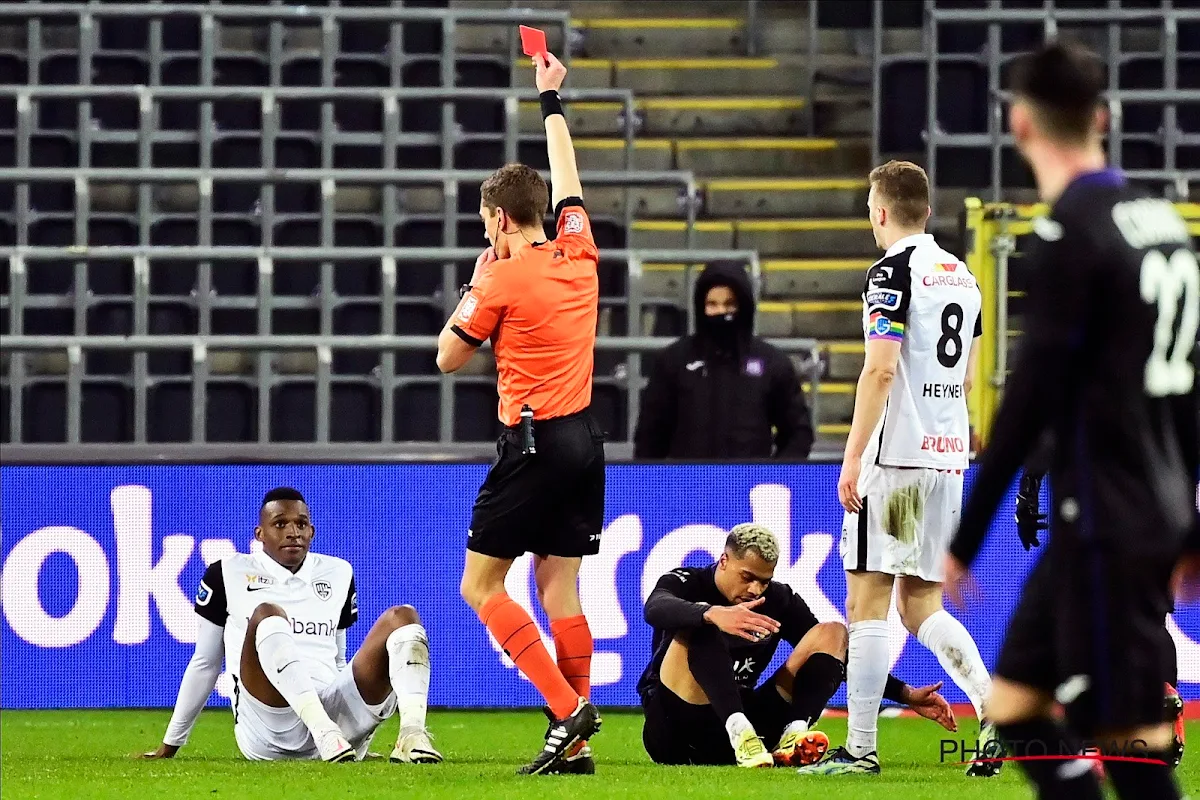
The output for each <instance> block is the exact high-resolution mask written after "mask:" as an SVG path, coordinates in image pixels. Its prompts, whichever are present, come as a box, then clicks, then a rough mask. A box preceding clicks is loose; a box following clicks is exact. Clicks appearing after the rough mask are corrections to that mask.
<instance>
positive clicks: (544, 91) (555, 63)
mask: <svg viewBox="0 0 1200 800" xmlns="http://www.w3.org/2000/svg"><path fill="white" fill-rule="evenodd" d="M533 63H534V66H536V67H537V88H538V91H539V92H541V101H542V116H543V117H544V118H545V121H546V151H547V153H548V154H549V156H550V189H551V192H552V194H551V200H552V202H551V205H552V206H553V207H554V210H555V212H556V213H555V216H556V217H557V211H558V204H559V203H561V202H562V201H563V200H565V199H567V198H569V197H578V198H579V199H581V200H582V199H583V186H582V185H580V183H579V167H578V165H577V164H576V162H575V146H574V145H573V144H571V132H570V131H569V130H567V118H566V117H565V116H564V115H563V107H562V99H561V98H560V97H559V96H558V90H559V88H560V87H561V86H562V82H563V78H565V77H566V75H567V68H566V67H564V66H563V65H562V62H561V61H559V60H558V59H557V58H555V57H554V56H553V55H552V54H550V53H546V54H545V55H544V56H534V58H533Z"/></svg>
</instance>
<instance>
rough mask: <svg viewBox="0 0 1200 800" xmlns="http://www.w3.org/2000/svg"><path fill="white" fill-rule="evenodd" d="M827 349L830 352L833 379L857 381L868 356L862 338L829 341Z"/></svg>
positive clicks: (831, 376)
mask: <svg viewBox="0 0 1200 800" xmlns="http://www.w3.org/2000/svg"><path fill="white" fill-rule="evenodd" d="M825 351H826V352H827V353H828V354H829V373H828V375H827V379H828V380H831V381H857V380H858V376H859V374H860V373H861V372H862V368H863V361H864V359H865V358H866V352H865V346H864V344H863V342H862V340H858V341H852V342H828V343H826V345H825Z"/></svg>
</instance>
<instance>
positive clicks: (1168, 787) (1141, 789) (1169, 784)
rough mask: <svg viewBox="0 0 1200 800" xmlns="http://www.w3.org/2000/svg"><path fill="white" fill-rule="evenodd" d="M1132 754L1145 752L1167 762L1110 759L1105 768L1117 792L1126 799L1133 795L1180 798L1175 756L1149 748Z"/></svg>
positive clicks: (1152, 798)
mask: <svg viewBox="0 0 1200 800" xmlns="http://www.w3.org/2000/svg"><path fill="white" fill-rule="evenodd" d="M1130 755H1136V756H1144V757H1145V758H1153V759H1157V760H1159V761H1162V762H1165V763H1162V764H1142V763H1140V762H1134V761H1107V762H1105V764H1104V770H1105V771H1106V772H1107V773H1108V777H1109V780H1111V781H1112V784H1113V787H1114V788H1115V789H1116V790H1117V795H1118V796H1120V797H1121V798H1123V800H1129V798H1134V797H1136V798H1139V800H1141V798H1145V800H1179V798H1180V797H1181V796H1182V795H1180V793H1179V785H1178V784H1176V783H1175V777H1174V776H1173V775H1172V774H1171V767H1170V766H1168V765H1169V764H1170V763H1171V758H1170V756H1169V755H1167V754H1166V753H1158V752H1154V751H1151V752H1148V753H1144V754H1143V753H1141V752H1137V753H1131V754H1130Z"/></svg>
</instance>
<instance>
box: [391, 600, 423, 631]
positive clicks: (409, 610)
mask: <svg viewBox="0 0 1200 800" xmlns="http://www.w3.org/2000/svg"><path fill="white" fill-rule="evenodd" d="M383 613H384V616H385V617H387V619H388V621H389V622H391V623H392V624H393V625H394V626H395V627H397V628H401V627H403V626H405V625H420V624H421V616H420V615H419V614H417V610H416V609H415V608H413V607H412V606H408V605H404V606H392V607H391V608H389V609H388V610H387V611H385V612H383Z"/></svg>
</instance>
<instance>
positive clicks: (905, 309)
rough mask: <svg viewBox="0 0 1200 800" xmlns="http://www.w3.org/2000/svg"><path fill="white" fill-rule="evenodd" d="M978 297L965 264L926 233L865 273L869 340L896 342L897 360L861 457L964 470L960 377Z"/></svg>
mask: <svg viewBox="0 0 1200 800" xmlns="http://www.w3.org/2000/svg"><path fill="white" fill-rule="evenodd" d="M982 302H983V301H982V297H981V296H980V293H979V285H978V284H977V283H976V282H975V276H974V275H972V274H971V273H970V272H969V271H968V270H967V267H966V265H965V264H964V263H963V262H962V261H960V260H959V258H958V257H957V256H955V255H952V254H950V253H948V252H946V251H945V250H943V249H942V248H941V247H939V246H938V244H937V242H935V241H934V239H933V236H932V235H930V234H928V233H921V234H916V235H913V236H906V237H905V238H903V239H901V240H900V241H898V242H896V243H895V244H894V245H892V246H891V247H890V248H888V251H887V253H886V254H885V255H884V257H883V258H881V259H880V260H879V261H877V262H876V263H875V264H874V265H873V266H872V267H871V268H870V270H868V271H867V282H866V287H865V289H864V291H863V331H864V333H865V334H866V338H867V341H870V340H872V339H890V340H892V341H898V342H900V343H901V346H900V363H899V365H898V367H897V371H896V380H895V382H894V383H893V384H892V390H891V393H890V394H889V395H888V399H887V406H886V407H885V408H884V412H883V416H882V418H881V419H880V420H879V424H878V426H877V427H876V429H875V431H874V433H873V435H872V436H871V441H870V442H869V443H868V445H867V449H866V451H865V452H864V454H863V462H864V463H866V464H877V465H880V466H887V467H928V468H931V469H966V468H967V464H968V460H969V458H970V449H971V446H970V423H969V421H968V418H967V399H966V392H965V390H964V386H963V382H964V381H965V379H966V376H967V356H968V354H969V353H970V351H971V344H972V342H973V340H974V337H976V336H979V335H980V334H982V332H983V321H982V318H981V309H982Z"/></svg>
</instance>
